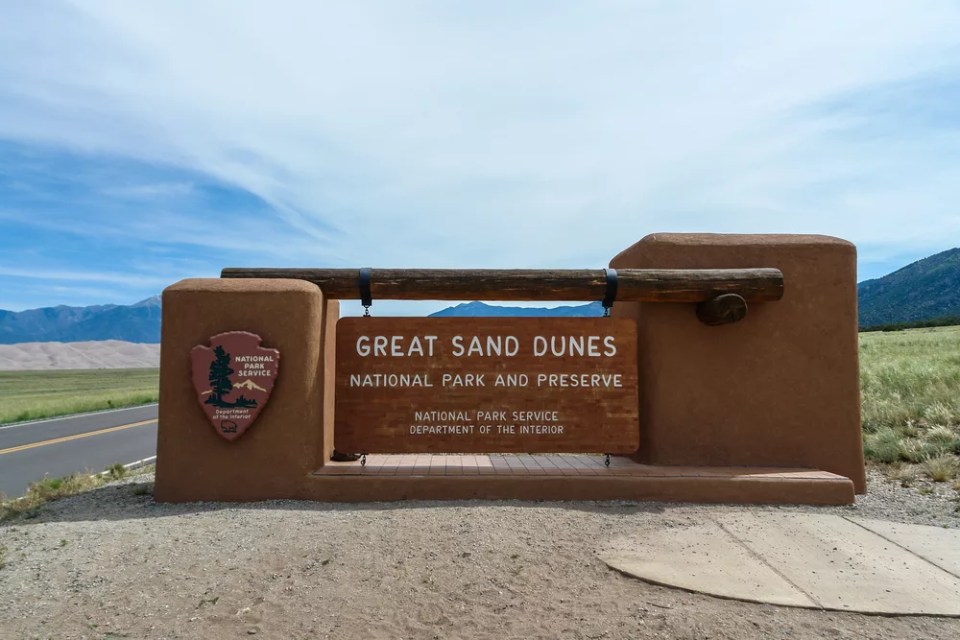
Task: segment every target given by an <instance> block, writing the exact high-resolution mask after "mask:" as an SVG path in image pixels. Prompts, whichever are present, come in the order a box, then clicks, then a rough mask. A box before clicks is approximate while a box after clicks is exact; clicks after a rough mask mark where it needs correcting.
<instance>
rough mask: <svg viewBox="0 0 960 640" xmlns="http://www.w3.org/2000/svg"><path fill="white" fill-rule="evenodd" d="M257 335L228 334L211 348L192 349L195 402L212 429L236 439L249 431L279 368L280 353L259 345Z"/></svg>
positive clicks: (215, 339)
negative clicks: (198, 403) (196, 401)
mask: <svg viewBox="0 0 960 640" xmlns="http://www.w3.org/2000/svg"><path fill="white" fill-rule="evenodd" d="M261 342H262V339H261V338H260V336H258V335H256V334H254V333H249V332H246V331H229V332H227V333H221V334H218V335H215V336H213V337H212V338H210V346H203V345H198V346H196V347H194V348H193V349H191V351H190V358H191V360H192V362H193V385H194V387H195V388H196V390H197V400H199V401H200V406H201V407H203V410H204V412H205V413H206V414H207V418H209V419H210V423H211V424H212V425H213V428H214V430H216V432H217V433H218V434H219V435H220V436H222V437H223V438H226V439H227V440H236V439H237V438H239V437H240V436H242V435H243V434H244V432H245V431H246V430H247V429H249V428H250V425H252V424H253V422H254V420H256V419H257V416H259V415H260V412H261V411H263V407H264V406H265V405H266V404H267V401H268V400H269V399H270V393H271V392H272V391H273V385H274V383H275V382H276V381H277V371H278V370H279V368H280V352H279V351H278V350H276V349H266V348H264V347H261V346H260V343H261Z"/></svg>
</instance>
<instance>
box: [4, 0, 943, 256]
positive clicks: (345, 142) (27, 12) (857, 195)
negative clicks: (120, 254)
mask: <svg viewBox="0 0 960 640" xmlns="http://www.w3.org/2000/svg"><path fill="white" fill-rule="evenodd" d="M6 11H7V12H8V13H11V14H13V16H12V17H13V18H15V19H13V20H7V21H5V22H4V23H3V24H5V25H6V26H0V42H5V43H6V44H5V45H0V54H2V55H0V137H5V138H13V139H20V140H35V141H36V140H43V141H47V142H53V143H56V144H60V145H64V146H67V147H70V148H73V149H80V150H86V151H108V152H111V153H118V154H121V155H127V156H131V157H135V158H141V159H145V160H149V161H157V162H162V163H168V164H173V165H177V166H180V167H183V168H186V169H190V170H199V171H202V172H205V173H208V174H210V175H212V176H214V177H216V178H217V179H219V180H222V181H225V182H227V183H229V184H233V185H236V186H238V187H241V188H243V189H246V190H249V191H250V192H252V193H255V194H257V195H258V196H259V197H261V198H263V199H264V200H265V201H266V202H268V203H269V204H270V205H272V207H273V208H274V211H275V214H276V218H274V219H268V220H263V221H262V222H260V226H259V229H260V230H261V232H262V233H261V234H259V235H258V234H257V229H258V227H257V225H256V224H254V225H252V226H251V227H250V233H251V234H253V235H251V241H250V244H252V245H254V247H253V248H252V249H250V248H249V247H245V249H248V250H250V251H254V252H256V251H257V249H256V246H259V247H260V248H261V251H262V252H261V253H260V254H259V255H260V256H261V257H262V259H277V258H278V254H282V255H283V256H286V257H288V258H293V259H300V260H302V261H303V262H304V264H305V265H307V264H310V265H321V264H338V265H342V264H350V265H361V264H374V265H379V266H414V265H424V266H458V265H459V266H491V267H494V266H518V267H520V266H531V267H536V266H545V265H554V266H602V265H603V264H605V263H606V261H607V260H608V259H609V258H610V257H612V256H613V255H614V254H615V253H616V252H618V251H619V250H620V249H622V248H624V247H625V246H627V245H629V244H630V243H632V242H633V241H635V240H637V239H639V238H640V237H641V236H643V235H645V234H646V233H649V232H653V231H665V230H666V231H669V230H704V231H738V232H749V231H784V232H819V233H828V234H836V235H840V236H843V237H846V238H849V239H851V240H854V241H855V242H858V243H860V244H862V245H866V246H867V247H868V251H869V252H871V255H880V254H887V255H892V254H894V253H897V252H900V253H903V252H904V250H905V245H909V247H910V249H908V250H907V252H909V251H910V250H916V251H918V252H928V251H931V250H938V249H943V248H945V245H944V242H945V234H946V233H950V232H955V231H956V230H957V229H958V211H957V209H956V208H954V206H953V205H952V204H951V203H955V202H958V201H960V198H958V196H960V186H958V185H960V180H958V178H960V176H958V167H960V160H958V158H957V156H956V154H955V153H954V154H952V155H951V154H949V153H947V151H948V150H947V149H946V147H945V146H944V144H943V143H942V142H941V143H937V142H936V141H937V140H938V138H939V139H941V140H942V139H943V135H944V134H945V133H949V131H953V132H954V133H956V131H957V126H958V125H957V120H956V119H954V120H953V121H952V123H949V122H948V123H942V124H941V125H940V126H939V127H938V126H934V127H933V129H932V130H927V131H925V132H922V133H919V134H918V132H917V131H916V130H915V129H914V128H913V127H912V126H911V122H910V121H909V114H906V115H905V116H904V118H906V121H897V120H894V121H893V122H888V121H884V122H883V123H880V124H879V125H877V126H878V127H879V128H877V129H875V130H871V129H870V128H869V127H867V129H866V130H864V129H863V127H862V125H863V122H862V120H860V119H859V118H860V116H862V117H864V118H868V119H869V118H875V117H876V114H872V115H871V114H866V115H864V111H865V109H866V107H869V106H870V103H869V100H870V96H869V94H868V93H863V92H865V91H868V90H869V89H871V88H875V87H883V86H896V85H897V83H901V82H903V81H906V80H910V79H916V78H921V79H922V78H925V77H931V76H933V77H940V76H942V75H943V74H947V73H949V72H951V71H953V72H956V71H957V69H958V67H957V66H954V67H953V68H952V69H951V68H950V65H951V64H953V65H957V51H958V50H960V49H958V45H960V7H958V5H956V4H955V3H949V2H918V1H911V2H884V3H877V2H873V1H858V2H844V3H836V2H791V3H767V2H748V3H744V2H729V3H717V4H708V3H702V2H687V3H679V2H678V3H661V2H625V3H616V2H614V3H602V4H596V3H564V2H528V3H503V4H498V3H480V4H475V5H470V4H461V3H448V2H437V3H406V2H405V3H392V2H383V3H372V2H358V3H340V4H338V5H333V4H331V3H322V4H321V3H314V2H306V1H304V2H275V1H273V2H242V3H236V2H204V3H195V2H185V1H182V2H162V3H159V2H155V3H129V2H121V1H116V2H104V1H99V0H98V1H96V2H76V3H71V4H70V5H52V6H50V7H44V8H40V7H38V6H37V5H34V4H33V3H29V4H28V3H22V4H15V5H12V6H8V7H7V8H6ZM858 96H859V97H858ZM908 97H909V93H905V94H904V95H903V96H899V97H898V95H896V94H894V95H893V96H888V97H887V98H885V99H886V100H893V101H896V100H898V99H907V98H908ZM843 99H847V100H848V103H847V104H848V105H849V110H848V111H846V112H844V113H830V112H829V111H826V110H823V109H821V107H822V106H823V105H827V104H830V103H831V102H832V101H836V100H843ZM954 113H955V112H954ZM928 124H929V123H928ZM951 127H952V129H951ZM853 130H856V131H858V132H859V133H858V134H857V135H856V136H851V135H847V134H848V133H849V132H850V131H853ZM953 141H954V142H955V141H956V139H955V138H954V139H953ZM118 188H122V187H118ZM905 210H909V221H910V225H911V230H910V232H908V233H904V228H903V227H904V224H905ZM172 220H173V223H175V224H171V225H170V227H169V229H170V233H171V235H172V240H173V241H184V240H185V239H186V238H187V237H188V236H189V234H190V233H192V231H189V230H190V229H193V228H195V227H196V226H197V223H198V221H197V220H190V219H179V220H178V219H172ZM191 223H192V224H191ZM122 224H124V225H128V226H127V227H126V228H127V230H128V231H134V230H138V229H140V228H141V227H138V226H137V224H140V225H145V224H146V225H147V226H155V225H153V224H152V223H151V222H143V221H141V222H140V223H135V221H132V220H131V221H124V222H122ZM160 232H162V231H160ZM953 237H957V236H953ZM258 239H260V241H259V242H257V240H258ZM285 239H289V242H288V241H287V240H285ZM211 242H212V240H211ZM225 242H228V243H229V242H230V241H229V240H227V241H225ZM270 243H281V244H279V245H277V244H270Z"/></svg>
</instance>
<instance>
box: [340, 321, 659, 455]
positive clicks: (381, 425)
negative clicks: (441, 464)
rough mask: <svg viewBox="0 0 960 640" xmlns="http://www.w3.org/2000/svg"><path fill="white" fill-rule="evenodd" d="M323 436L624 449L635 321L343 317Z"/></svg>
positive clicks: (627, 447) (478, 447) (393, 442)
mask: <svg viewBox="0 0 960 640" xmlns="http://www.w3.org/2000/svg"><path fill="white" fill-rule="evenodd" d="M335 411H336V413H335V416H336V418H335V428H334V444H335V446H336V448H337V450H338V451H342V452H352V453H487V452H504V453H510V452H514V453H523V452H526V453H551V452H552V453H563V452H579V453H631V452H634V451H636V450H637V448H638V447H639V445H640V429H639V417H638V412H639V403H638V398H637V338H636V323H635V322H634V321H631V320H626V319H613V318H343V319H341V320H340V321H339V322H338V323H337V379H336V407H335Z"/></svg>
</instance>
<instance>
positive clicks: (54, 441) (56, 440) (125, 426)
mask: <svg viewBox="0 0 960 640" xmlns="http://www.w3.org/2000/svg"><path fill="white" fill-rule="evenodd" d="M156 421H157V419H156V418H154V419H153V420H141V421H140V422H131V423H130V424H122V425H120V426H119V427H108V428H106V429H100V430H98V431H87V432H86V433H78V434H76V435H73V436H64V437H62V438H53V439H52V440H41V441H40V442H31V443H30V444H22V445H20V446H19V447H10V448H9V449H0V456H2V455H3V454H5V453H16V452H17V451H25V450H27V449H34V448H36V447H45V446H47V445H48V444H58V443H60V442H70V441H71V440H79V439H80V438H90V437H92V436H99V435H102V434H104V433H110V432H112V431H122V430H123V429H130V428H132V427H142V426H143V425H145V424H150V423H151V422H156Z"/></svg>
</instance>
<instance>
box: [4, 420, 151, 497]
mask: <svg viewBox="0 0 960 640" xmlns="http://www.w3.org/2000/svg"><path fill="white" fill-rule="evenodd" d="M156 451H157V405H155V404H152V405H146V406H143V407H134V408H131V409H117V410H116V411H104V412H100V413H88V414H84V415H79V416H72V417H69V418H55V419H53V420H41V421H38V422H25V423H21V424H15V425H9V426H6V427H0V493H3V494H5V495H6V496H8V497H16V496H21V495H23V494H24V492H26V490H27V485H29V484H30V483H31V482H33V481H35V480H38V479H40V478H42V477H43V476H44V474H49V475H50V476H51V477H58V476H64V475H68V474H71V473H78V472H82V471H90V472H97V471H103V470H104V469H105V468H106V467H108V466H110V465H111V464H114V463H116V462H120V463H123V464H126V463H129V462H134V461H136V460H142V459H143V458H149V457H150V456H153V455H156Z"/></svg>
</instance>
